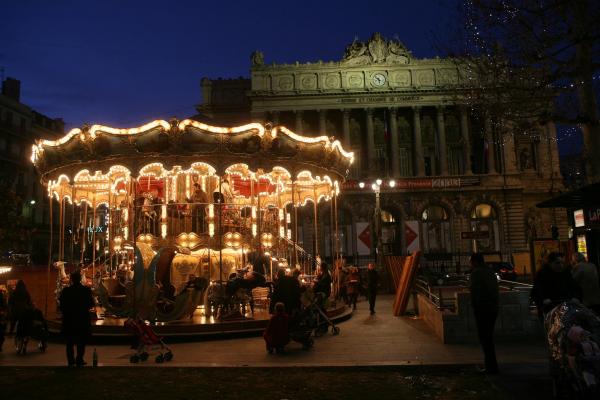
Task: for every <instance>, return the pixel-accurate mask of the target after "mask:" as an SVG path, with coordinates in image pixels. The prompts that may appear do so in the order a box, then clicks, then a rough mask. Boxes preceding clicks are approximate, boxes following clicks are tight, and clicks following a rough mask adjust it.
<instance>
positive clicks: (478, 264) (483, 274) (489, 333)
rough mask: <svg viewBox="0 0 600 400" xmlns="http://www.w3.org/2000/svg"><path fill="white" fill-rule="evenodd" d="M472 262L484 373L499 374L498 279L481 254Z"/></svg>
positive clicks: (472, 293)
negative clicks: (497, 346) (497, 343)
mask: <svg viewBox="0 0 600 400" xmlns="http://www.w3.org/2000/svg"><path fill="white" fill-rule="evenodd" d="M470 262H471V278H470V283H471V285H470V290H471V307H472V308H473V313H474V314H475V324H476V325H477V335H478V336H479V343H480V344H481V349H482V350H483V356H484V364H485V368H484V369H483V370H482V372H485V373H488V374H497V373H498V362H497V361H496V349H495V345H494V326H495V325H496V319H497V318H498V279H497V277H496V274H495V273H494V271H492V269H491V268H490V267H488V266H487V265H486V264H485V261H484V259H483V255H482V254H481V253H473V254H472V255H471V260H470Z"/></svg>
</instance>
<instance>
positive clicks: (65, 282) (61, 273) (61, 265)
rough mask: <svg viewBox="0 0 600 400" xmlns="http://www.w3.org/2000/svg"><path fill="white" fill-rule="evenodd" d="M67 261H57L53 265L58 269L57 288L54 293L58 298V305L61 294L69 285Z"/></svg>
mask: <svg viewBox="0 0 600 400" xmlns="http://www.w3.org/2000/svg"><path fill="white" fill-rule="evenodd" d="M65 264H66V262H65V261H56V262H55V263H54V264H53V265H54V268H55V269H56V270H57V274H56V289H55V290H54V294H55V296H56V297H55V298H56V304H57V306H58V305H59V304H58V299H59V298H60V294H61V293H62V290H63V289H64V288H65V287H67V286H69V281H70V279H69V276H68V275H67V272H66V271H65Z"/></svg>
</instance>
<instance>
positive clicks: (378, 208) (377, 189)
mask: <svg viewBox="0 0 600 400" xmlns="http://www.w3.org/2000/svg"><path fill="white" fill-rule="evenodd" d="M381 183H382V181H381V179H377V180H376V181H375V183H373V184H372V185H371V189H373V192H375V215H374V218H375V221H374V226H373V227H374V228H375V229H374V230H375V257H376V262H377V265H379V264H380V261H381V203H380V201H379V195H380V193H381Z"/></svg>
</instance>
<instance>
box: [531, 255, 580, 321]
mask: <svg viewBox="0 0 600 400" xmlns="http://www.w3.org/2000/svg"><path fill="white" fill-rule="evenodd" d="M579 293H580V291H579V288H578V287H577V284H576V283H575V281H574V280H573V277H572V275H571V272H570V271H569V270H568V269H567V268H566V265H565V260H564V258H563V255H562V254H560V253H557V252H552V253H550V254H549V255H548V259H547V261H546V263H545V264H544V265H543V266H542V268H541V269H540V270H539V271H538V272H537V274H536V275H535V280H534V282H533V288H532V289H531V297H532V298H533V300H534V302H535V305H536V306H537V309H538V315H539V316H540V318H541V317H542V316H543V315H544V313H547V312H549V311H550V310H552V309H553V308H554V307H556V306H557V305H558V304H559V303H560V302H563V301H569V300H571V299H573V298H577V299H580V298H581V296H580V294H579Z"/></svg>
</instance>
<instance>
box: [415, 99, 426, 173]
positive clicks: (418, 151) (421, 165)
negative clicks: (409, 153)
mask: <svg viewBox="0 0 600 400" xmlns="http://www.w3.org/2000/svg"><path fill="white" fill-rule="evenodd" d="M413 134H414V138H413V142H414V149H413V160H414V164H415V175H416V176H425V158H424V157H423V141H422V138H421V107H413Z"/></svg>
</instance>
